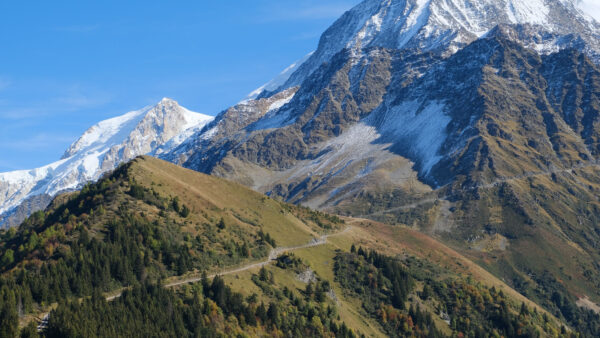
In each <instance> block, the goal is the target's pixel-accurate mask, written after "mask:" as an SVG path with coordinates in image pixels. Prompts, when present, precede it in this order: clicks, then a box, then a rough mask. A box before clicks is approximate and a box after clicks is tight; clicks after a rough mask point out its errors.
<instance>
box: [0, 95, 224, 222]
mask: <svg viewBox="0 0 600 338" xmlns="http://www.w3.org/2000/svg"><path fill="white" fill-rule="evenodd" d="M212 119H213V117H211V116H207V115H203V114H199V113H194V112H191V111H189V110H187V109H185V108H183V107H181V106H180V105H179V104H178V103H177V102H175V101H173V100H171V99H167V98H165V99H163V100H161V101H160V102H159V103H158V104H156V105H154V106H149V107H146V108H143V109H140V110H137V111H132V112H129V113H126V114H124V115H122V116H118V117H115V118H111V119H108V120H105V121H102V122H100V123H98V124H96V125H94V126H93V127H91V128H89V129H88V130H87V131H86V132H85V133H84V134H83V135H82V136H81V137H80V138H79V139H78V140H77V141H75V142H74V143H73V144H72V145H71V146H70V147H69V149H67V151H66V152H65V154H64V155H63V157H62V158H61V159H60V160H58V161H56V162H54V163H51V164H49V165H46V166H43V167H41V168H36V169H32V170H19V171H13V172H6V173H0V215H4V216H6V215H7V214H10V213H11V211H13V210H14V208H15V207H17V206H18V205H20V204H21V203H22V202H23V201H25V200H29V199H31V198H33V197H34V196H50V197H51V196H54V195H56V194H57V193H60V192H61V191H66V190H72V189H77V188H79V187H81V186H82V184H84V183H86V182H88V181H95V180H97V179H98V178H99V177H100V176H101V175H102V174H103V173H105V172H107V171H109V170H112V169H114V168H115V167H116V166H117V165H119V164H120V163H122V162H126V161H128V160H130V159H133V158H135V157H136V156H138V155H144V154H154V155H158V154H161V153H163V152H168V151H170V150H171V149H172V148H174V147H176V146H178V145H179V143H181V142H182V141H183V140H184V139H185V138H186V137H188V136H190V135H191V134H193V133H194V132H197V131H198V130H200V129H201V128H202V127H203V126H204V125H205V124H207V123H208V122H210V121H211V120H212ZM44 200H45V201H48V199H44ZM41 207H45V205H43V203H42V205H41Z"/></svg>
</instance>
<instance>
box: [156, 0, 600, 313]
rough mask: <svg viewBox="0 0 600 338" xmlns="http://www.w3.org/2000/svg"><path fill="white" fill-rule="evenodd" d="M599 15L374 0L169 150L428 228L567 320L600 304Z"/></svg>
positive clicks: (339, 209)
mask: <svg viewBox="0 0 600 338" xmlns="http://www.w3.org/2000/svg"><path fill="white" fill-rule="evenodd" d="M599 27H600V26H599V24H598V23H597V22H595V21H594V20H593V19H591V18H590V17H588V16H586V15H585V14H583V13H582V12H581V11H580V10H579V9H578V8H577V4H576V2H575V1H570V0H544V1H542V0H540V1H537V0H536V1H525V0H510V1H491V0H489V1H486V0H472V1H458V0H431V1H420V0H414V1H410V0H408V1H403V0H386V1H376V0H368V1H364V2H362V3H360V4H359V5H357V6H356V7H355V8H353V9H351V10H350V11H348V12H346V13H345V14H344V15H343V16H342V17H341V18H340V19H339V20H337V21H336V22H335V23H334V24H333V25H332V26H331V27H330V28H329V29H328V30H327V31H326V32H325V33H324V34H323V35H322V37H321V40H320V42H319V46H318V49H317V50H316V51H315V52H314V53H312V54H311V56H310V57H309V58H308V59H307V60H305V61H304V62H303V63H302V64H301V65H300V66H297V65H296V68H297V69H296V70H295V71H294V72H293V73H292V74H291V75H290V76H289V78H288V79H287V80H286V81H285V83H284V84H283V85H281V86H280V87H279V88H278V89H276V90H266V91H263V92H262V93H261V94H259V95H257V96H256V98H255V99H249V100H246V101H243V102H241V103H240V104H238V105H236V106H234V107H232V108H230V109H228V110H226V111H224V112H222V113H221V114H219V115H218V116H217V117H216V118H215V120H214V121H212V122H211V123H210V124H208V125H207V126H206V127H205V128H204V129H203V130H201V131H200V132H198V133H197V134H195V135H194V136H192V137H191V138H189V139H188V140H186V141H184V142H183V143H182V144H181V145H180V146H178V147H176V148H175V149H174V150H173V151H172V152H171V153H169V154H165V155H164V157H163V158H165V159H168V160H170V161H172V162H175V163H178V164H181V165H183V166H185V167H188V168H191V169H194V170H198V171H201V172H205V173H210V174H213V175H218V176H222V177H225V178H229V179H232V180H235V181H237V182H240V183H243V184H245V185H247V186H249V187H252V188H254V189H256V190H258V191H261V192H264V193H266V194H268V195H269V196H272V197H276V198H282V199H283V200H285V201H288V202H293V203H301V204H303V205H306V206H310V207H313V208H317V209H320V210H325V211H331V212H335V213H338V214H344V215H352V216H359V217H367V218H371V219H375V220H379V221H384V222H387V223H392V224H400V225H408V226H411V227H414V228H416V229H419V230H420V231H423V232H425V233H429V234H431V235H434V236H436V237H437V238H438V239H440V240H442V241H444V242H445V243H446V244H448V245H450V246H452V247H453V248H455V249H456V250H459V251H460V252H461V253H463V254H465V255H467V256H468V257H470V258H471V259H473V260H474V261H476V262H478V263H479V264H481V265H482V266H484V267H486V268H487V269H488V270H489V271H492V272H493V273H494V274H496V276H498V277H499V278H502V279H504V280H506V281H507V282H508V283H509V284H510V285H511V286H513V287H514V288H516V289H517V290H518V291H519V292H521V293H522V294H524V295H527V296H529V297H531V298H533V299H535V300H536V301H538V302H540V303H541V304H543V306H544V307H545V308H547V309H550V310H551V311H553V313H558V314H559V316H561V318H564V319H565V320H567V321H569V323H571V324H573V323H572V322H570V320H572V318H571V310H572V309H573V308H574V307H576V305H575V304H576V302H577V301H578V300H582V299H587V298H586V297H589V298H590V299H591V301H592V303H594V302H595V303H599V302H600V294H598V290H599V289H600V285H599V284H598V282H597V281H598V280H600V265H598V262H599V261H600V250H599V249H600V247H599V243H600V231H599V230H598V226H597V225H598V224H599V223H600V216H599V215H600V213H599V209H598V205H599V203H600V201H599V200H598V191H599V190H598V189H600V172H599V171H598V162H597V161H596V157H597V156H598V151H599V148H598V141H597V140H598V137H599V136H600V134H599V133H598V132H599V129H598V128H597V126H598V124H599V123H600V120H599V117H600V104H599V103H600V101H598V98H599V94H600V87H599V86H598V84H599V82H598V75H599V74H600V73H599V72H600V68H599V67H598V62H599V61H600V59H599V58H598V55H600V54H599V52H600V45H599V43H600V40H599V39H598V36H599V34H598V33H599V32H600V30H599ZM280 80H281V79H280ZM279 82H281V81H279ZM554 293H559V294H561V295H568V297H567V296H566V297H567V298H568V301H564V299H563V298H560V299H559V298H557V297H554V298H552V295H553V294H554ZM561 297H562V296H561ZM565 304H568V305H565ZM577 304H579V305H581V304H585V303H582V302H581V301H579V302H578V303H577ZM573 325H575V324H573Z"/></svg>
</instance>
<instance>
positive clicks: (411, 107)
mask: <svg viewBox="0 0 600 338" xmlns="http://www.w3.org/2000/svg"><path fill="white" fill-rule="evenodd" d="M444 109H445V106H444V104H442V103H440V102H430V103H428V104H426V105H423V104H422V103H420V102H418V101H408V102H404V103H402V104H400V105H398V106H395V107H391V108H389V110H388V111H387V112H386V117H385V120H384V121H385V123H384V125H383V126H382V129H381V131H380V132H381V133H382V134H387V135H393V136H395V137H397V138H398V139H399V140H402V143H403V145H404V146H406V147H407V148H408V149H409V150H410V152H411V153H412V154H413V155H414V156H416V157H418V158H419V159H420V160H421V166H422V169H421V170H422V172H423V173H425V174H426V175H427V174H429V172H430V171H431V169H432V168H433V166H434V165H436V164H437V163H438V162H439V161H440V160H441V159H442V156H441V155H439V150H440V148H441V147H442V144H443V143H444V141H445V139H446V136H447V135H446V128H447V127H448V124H449V123H450V121H451V119H450V117H449V116H447V115H446V114H445V113H444Z"/></svg>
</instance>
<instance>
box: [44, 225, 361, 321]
mask: <svg viewBox="0 0 600 338" xmlns="http://www.w3.org/2000/svg"><path fill="white" fill-rule="evenodd" d="M351 229H352V226H350V225H349V226H347V227H346V228H345V229H344V230H342V231H339V232H336V233H332V234H328V235H323V236H321V237H319V238H313V239H312V240H311V241H310V242H308V243H307V244H304V245H298V246H292V247H280V248H275V249H272V250H271V252H269V256H268V257H267V259H266V260H264V261H262V262H256V263H251V264H248V265H244V266H241V267H239V268H235V269H230V270H225V271H221V272H219V273H214V274H212V275H208V276H207V278H214V277H216V276H225V275H231V274H235V273H239V272H243V271H247V270H252V269H255V268H261V267H263V266H265V265H268V264H270V263H271V262H273V261H275V260H277V258H278V257H279V256H281V255H282V254H284V253H286V252H292V251H296V250H300V249H307V248H312V247H315V246H320V245H324V244H327V239H328V238H330V237H334V236H339V235H342V234H345V233H347V232H348V231H350V230H351ZM201 280H202V277H190V278H186V279H182V280H179V281H176V282H172V283H168V284H165V285H164V287H165V288H171V287H175V286H179V285H184V284H190V283H196V282H199V281H201ZM123 290H124V289H123ZM122 294H123V293H122V292H119V293H118V294H115V295H111V296H107V297H106V300H107V301H109V302H110V301H112V300H115V299H116V298H119V297H121V295H122ZM40 317H41V318H42V320H40V323H39V325H38V327H37V329H38V332H39V331H42V330H44V329H45V328H46V327H47V325H48V319H49V318H50V312H46V313H43V314H42V315H41V316H40Z"/></svg>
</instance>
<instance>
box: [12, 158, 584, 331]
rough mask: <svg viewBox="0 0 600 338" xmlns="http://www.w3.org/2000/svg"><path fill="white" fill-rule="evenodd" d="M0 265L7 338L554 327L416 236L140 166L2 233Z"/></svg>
mask: <svg viewBox="0 0 600 338" xmlns="http://www.w3.org/2000/svg"><path fill="white" fill-rule="evenodd" d="M0 252H2V254H1V255H0V299H2V302H0V332H1V333H2V334H3V336H17V334H16V333H17V332H18V331H19V330H20V331H21V334H22V335H24V332H27V331H28V330H29V331H32V332H33V336H35V335H36V334H41V335H42V336H48V337H56V336H136V337H137V336H152V335H155V333H156V332H161V334H162V335H168V336H179V337H185V336H234V335H235V336H237V335H242V336H243V335H247V336H335V337H359V336H362V335H365V336H371V337H373V336H374V337H385V336H407V335H411V336H419V337H452V336H459V335H466V334H468V333H474V334H475V333H476V334H478V335H480V336H481V335H483V334H484V333H486V332H487V333H492V332H496V333H497V335H498V336H516V335H529V336H535V335H536V333H537V335H538V336H548V337H550V336H555V335H558V334H559V332H560V330H561V327H562V326H563V325H564V324H563V323H562V322H561V321H560V320H559V319H557V318H555V317H554V316H553V315H552V314H551V313H548V312H546V311H545V310H543V309H542V308H541V307H539V306H538V305H536V304H535V303H533V302H531V301H530V300H528V299H527V298H525V297H523V296H522V295H519V294H518V293H516V292H515V291H514V290H513V289H511V288H510V287H508V286H507V285H506V284H505V283H503V282H502V281H501V280H499V279H497V278H495V277H494V276H492V275H491V274H490V273H488V272H486V271H485V270H483V269H481V268H480V267H478V266H477V265H476V264H474V263H473V262H471V261H469V260H468V259H467V258H465V257H464V256H462V255H460V254H459V253H457V252H456V251H454V250H452V249H450V248H448V247H447V246H445V245H443V244H441V243H439V242H437V241H435V240H433V239H431V238H429V237H427V236H426V235H423V234H420V233H418V232H416V231H414V230H410V229H406V228H398V227H393V226H389V225H383V224H380V223H377V222H372V221H367V220H364V219H351V218H344V219H341V218H339V217H337V216H333V215H328V214H325V213H321V212H317V211H313V210H310V209H308V208H304V207H299V206H294V205H290V204H287V203H284V202H280V201H277V200H274V199H271V198H269V197H267V196H264V195H262V194H259V193H257V192H255V191H252V190H250V189H248V188H246V187H244V186H242V185H240V184H236V183H233V182H229V181H226V180H223V179H220V178H217V177H214V176H208V175H203V174H201V173H198V172H194V171H191V170H187V169H184V168H181V167H178V166H175V165H173V164H171V163H168V162H164V161H161V160H158V159H155V158H152V157H148V156H143V157H138V158H135V159H134V160H132V161H130V162H129V163H127V164H124V165H122V166H120V167H119V168H117V169H116V170H114V171H112V172H110V173H107V175H106V176H105V177H103V178H102V179H101V180H100V181H99V182H97V183H90V184H87V185H85V186H84V187H83V189H81V191H78V192H71V193H67V194H62V195H59V196H57V197H56V198H55V200H54V201H53V203H52V204H51V205H50V206H49V207H48V208H47V209H46V210H45V211H43V212H42V211H39V212H36V213H34V214H33V215H32V216H31V217H30V218H28V219H27V220H26V221H24V222H23V223H22V225H21V226H20V227H18V228H11V229H10V230H3V231H0ZM576 313H577V312H576ZM577 314H578V315H579V313H577ZM36 318H39V319H42V320H39V319H36ZM583 319H585V318H583V317H582V320H583ZM40 322H41V323H42V324H41V325H40V326H38V327H39V330H40V332H39V333H38V332H37V330H36V325H37V323H40ZM563 330H565V332H566V328H563Z"/></svg>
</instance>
